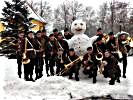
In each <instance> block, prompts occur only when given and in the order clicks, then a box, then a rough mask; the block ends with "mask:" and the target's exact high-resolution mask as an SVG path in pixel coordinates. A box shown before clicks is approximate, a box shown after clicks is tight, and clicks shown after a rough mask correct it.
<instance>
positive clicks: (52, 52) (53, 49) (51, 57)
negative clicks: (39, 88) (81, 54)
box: [45, 34, 58, 76]
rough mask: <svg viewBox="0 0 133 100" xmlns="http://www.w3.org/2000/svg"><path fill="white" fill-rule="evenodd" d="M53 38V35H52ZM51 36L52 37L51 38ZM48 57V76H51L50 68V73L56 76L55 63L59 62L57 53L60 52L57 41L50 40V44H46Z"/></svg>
mask: <svg viewBox="0 0 133 100" xmlns="http://www.w3.org/2000/svg"><path fill="white" fill-rule="evenodd" d="M51 36H53V34H52V35H51ZM51 36H50V37H51ZM45 52H46V53H45V54H46V57H48V62H49V63H48V66H46V74H47V76H49V73H48V71H49V68H50V73H51V75H54V68H53V67H54V65H55V62H56V60H57V52H58V46H57V42H56V40H54V41H51V40H49V42H48V43H47V44H46V51H45Z"/></svg>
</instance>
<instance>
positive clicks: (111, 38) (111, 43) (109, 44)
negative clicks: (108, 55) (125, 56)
mask: <svg viewBox="0 0 133 100" xmlns="http://www.w3.org/2000/svg"><path fill="white" fill-rule="evenodd" d="M108 35H109V40H108V41H107V44H106V45H107V49H108V50H110V51H116V38H115V37H114V33H113V32H110V33H109V34H108Z"/></svg>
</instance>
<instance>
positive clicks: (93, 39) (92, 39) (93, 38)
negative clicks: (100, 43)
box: [90, 36, 99, 44]
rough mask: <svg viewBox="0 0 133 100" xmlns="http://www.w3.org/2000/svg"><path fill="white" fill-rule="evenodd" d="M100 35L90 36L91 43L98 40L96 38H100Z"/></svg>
mask: <svg viewBox="0 0 133 100" xmlns="http://www.w3.org/2000/svg"><path fill="white" fill-rule="evenodd" d="M98 37H99V36H93V37H91V38H90V43H91V44H93V42H94V41H96V39H97V38H98Z"/></svg>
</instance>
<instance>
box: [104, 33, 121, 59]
mask: <svg viewBox="0 0 133 100" xmlns="http://www.w3.org/2000/svg"><path fill="white" fill-rule="evenodd" d="M108 35H109V40H108V41H107V43H106V47H107V50H109V51H110V52H111V53H112V54H113V56H114V57H115V58H117V60H120V58H119V55H118V53H117V52H116V51H117V50H118V47H117V40H116V37H115V36H114V33H113V32H110V33H109V34H108Z"/></svg>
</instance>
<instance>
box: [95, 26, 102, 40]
mask: <svg viewBox="0 0 133 100" xmlns="http://www.w3.org/2000/svg"><path fill="white" fill-rule="evenodd" d="M96 35H97V36H99V37H101V38H103V32H102V28H98V29H97V32H96Z"/></svg>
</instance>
